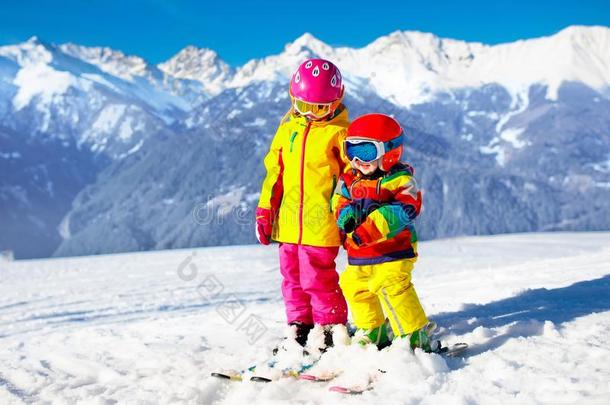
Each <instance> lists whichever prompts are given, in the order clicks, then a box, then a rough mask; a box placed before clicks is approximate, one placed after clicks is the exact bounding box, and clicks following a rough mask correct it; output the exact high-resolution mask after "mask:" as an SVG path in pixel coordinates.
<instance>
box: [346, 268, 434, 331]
mask: <svg viewBox="0 0 610 405" xmlns="http://www.w3.org/2000/svg"><path fill="white" fill-rule="evenodd" d="M414 262H415V259H412V260H409V259H404V260H397V261H392V262H385V263H380V264H372V265H362V266H354V265H349V264H348V265H347V268H346V270H345V271H344V272H343V273H342V274H341V278H340V285H341V289H342V290H343V294H344V295H345V299H346V300H347V302H348V305H349V309H350V311H351V313H352V317H353V321H354V323H355V324H356V327H357V328H362V329H372V328H376V327H378V326H380V325H382V324H383V323H384V322H385V318H386V316H387V317H388V318H389V319H390V325H391V326H392V330H393V331H394V336H404V335H406V334H409V333H412V332H414V331H416V330H418V329H420V328H422V327H423V326H425V325H426V324H427V323H428V319H427V318H426V314H425V313H424V310H423V308H422V306H421V303H420V302H419V298H418V297H417V293H416V292H415V288H414V287H413V284H412V283H411V271H412V270H413V264H414ZM384 311H385V316H384Z"/></svg>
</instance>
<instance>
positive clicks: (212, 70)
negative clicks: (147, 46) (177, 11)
mask: <svg viewBox="0 0 610 405" xmlns="http://www.w3.org/2000/svg"><path fill="white" fill-rule="evenodd" d="M157 67H158V68H159V69H160V70H161V71H163V72H164V73H166V74H168V75H170V76H173V77H177V78H179V79H188V80H195V81H199V82H201V83H202V84H203V86H204V87H205V88H206V90H207V91H209V92H210V93H212V94H215V93H218V92H219V91H220V90H221V89H222V85H223V84H224V83H225V81H226V80H228V79H230V78H231V77H232V76H233V74H234V72H233V69H232V68H231V67H230V66H229V65H228V64H227V63H226V62H225V61H223V60H222V59H221V58H220V57H219V56H218V54H217V53H216V52H215V51H213V50H212V49H208V48H199V47H196V46H194V45H189V46H187V47H185V48H183V49H182V50H181V51H180V52H178V53H177V54H176V55H174V56H173V57H172V58H170V59H168V60H167V61H165V62H163V63H160V64H159V65H158V66H157Z"/></svg>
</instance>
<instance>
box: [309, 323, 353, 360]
mask: <svg viewBox="0 0 610 405" xmlns="http://www.w3.org/2000/svg"><path fill="white" fill-rule="evenodd" d="M349 343H350V338H349V335H348V333H347V328H346V327H345V325H341V324H333V325H315V326H314V328H313V329H312V330H311V332H310V333H309V338H308V339H307V346H306V347H307V348H308V349H309V351H310V352H312V354H313V353H316V352H317V353H320V355H321V354H322V353H325V352H326V351H327V350H328V349H329V348H331V347H333V346H347V345H349Z"/></svg>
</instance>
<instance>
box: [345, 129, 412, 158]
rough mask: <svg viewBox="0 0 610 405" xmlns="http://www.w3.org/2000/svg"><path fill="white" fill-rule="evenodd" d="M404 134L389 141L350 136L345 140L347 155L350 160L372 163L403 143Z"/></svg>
mask: <svg viewBox="0 0 610 405" xmlns="http://www.w3.org/2000/svg"><path fill="white" fill-rule="evenodd" d="M403 140H404V135H399V136H397V137H396V138H394V139H390V140H389V141H387V142H383V141H376V140H373V139H368V138H348V139H346V140H345V142H344V144H343V145H344V149H345V155H346V156H347V158H348V159H349V161H350V162H351V161H353V160H359V161H360V162H362V163H371V162H374V161H375V160H377V159H380V158H381V157H382V156H383V155H385V154H386V153H387V152H389V151H391V150H392V149H395V148H397V147H399V146H400V145H402V142H403Z"/></svg>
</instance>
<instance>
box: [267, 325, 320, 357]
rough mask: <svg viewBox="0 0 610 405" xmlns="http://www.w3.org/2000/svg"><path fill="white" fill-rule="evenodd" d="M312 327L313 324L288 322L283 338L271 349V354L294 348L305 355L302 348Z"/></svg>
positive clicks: (305, 352)
mask: <svg viewBox="0 0 610 405" xmlns="http://www.w3.org/2000/svg"><path fill="white" fill-rule="evenodd" d="M312 328H313V325H308V324H305V323H302V322H291V323H289V324H288V328H287V329H286V332H285V336H284V339H283V340H282V341H281V342H280V344H279V345H277V346H276V347H275V348H274V349H273V355H274V356H276V355H278V353H280V352H282V351H294V350H296V349H298V350H301V351H302V352H303V354H304V355H307V351H306V350H305V349H304V348H305V344H306V343H307V337H308V336H309V332H310V331H311V329H312ZM299 346H300V349H299Z"/></svg>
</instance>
